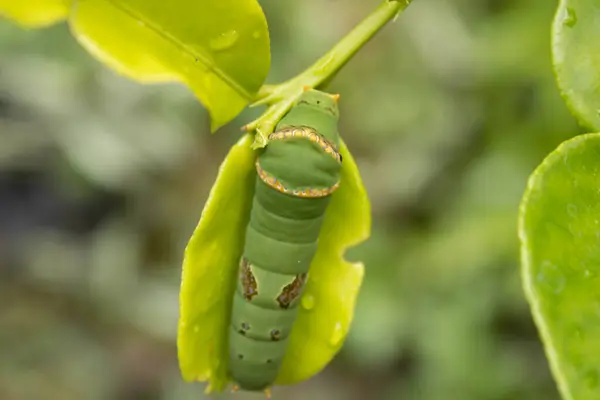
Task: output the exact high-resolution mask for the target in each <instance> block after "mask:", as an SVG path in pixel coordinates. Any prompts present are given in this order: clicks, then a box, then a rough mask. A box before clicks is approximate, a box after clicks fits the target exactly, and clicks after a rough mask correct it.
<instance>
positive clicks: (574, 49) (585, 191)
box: [519, 0, 600, 400]
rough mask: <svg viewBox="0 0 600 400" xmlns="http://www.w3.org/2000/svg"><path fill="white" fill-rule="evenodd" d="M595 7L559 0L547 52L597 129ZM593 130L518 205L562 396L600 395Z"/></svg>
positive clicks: (567, 147)
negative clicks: (550, 48) (548, 51)
mask: <svg viewBox="0 0 600 400" xmlns="http://www.w3.org/2000/svg"><path fill="white" fill-rule="evenodd" d="M599 17H600V9H598V6H597V4H595V3H594V2H593V1H588V0H562V1H561V2H560V4H559V6H558V9H557V12H556V15H555V19H554V25H553V43H552V54H553V61H554V68H555V72H556V78H557V83H558V86H559V88H560V91H561V92H562V94H563V96H564V98H565V100H566V103H567V104H568V106H569V107H570V109H571V111H572V112H573V114H574V115H575V116H576V117H577V118H578V119H579V121H580V122H581V124H582V125H585V126H586V127H588V128H592V129H598V128H600V114H599V113H598V110H599V109H600V98H599V97H598V96H599V94H598V86H599V84H600V62H599V59H598V55H597V51H596V50H597V46H596V45H595V43H596V41H597V39H598V33H600V32H599V30H598V24H597V21H598V18H599ZM599 154H600V145H599V137H598V134H594V133H592V134H587V135H583V136H578V137H576V138H574V139H571V140H568V141H566V142H564V143H562V144H561V145H560V146H559V147H558V148H557V149H556V150H555V151H553V152H552V153H551V154H550V155H548V156H547V157H546V159H545V160H544V161H543V163H542V164H541V165H540V166H539V167H538V168H537V169H536V170H535V172H534V173H533V174H532V175H531V177H530V180H529V185H528V188H527V190H526V192H525V195H524V197H523V201H522V204H521V211H520V221H519V231H520V238H521V244H522V268H523V270H522V271H523V282H524V288H525V292H526V294H527V298H528V300H529V303H530V304H531V307H532V312H533V315H534V318H535V321H536V324H537V326H538V329H539V331H540V334H541V337H542V339H543V342H544V346H545V348H546V354H547V355H548V359H549V361H550V364H551V367H552V371H553V374H554V377H555V379H556V380H557V383H558V386H559V389H560V391H561V394H562V396H563V398H564V399H565V400H575V399H576V400H586V399H596V398H598V397H599V396H600V378H599V373H600V371H598V367H597V362H596V360H597V358H598V355H599V354H600V347H599V342H598V339H597V337H598V332H597V327H598V325H599V323H600V320H599V314H598V304H599V303H598V282H597V275H598V273H600V271H599V270H598V265H599V264H598V260H599V258H598V229H599V228H598V210H597V204H598V200H599V198H598V184H597V174H598V161H597V159H598V155H599Z"/></svg>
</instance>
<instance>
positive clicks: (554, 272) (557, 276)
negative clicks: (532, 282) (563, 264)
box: [537, 260, 566, 294]
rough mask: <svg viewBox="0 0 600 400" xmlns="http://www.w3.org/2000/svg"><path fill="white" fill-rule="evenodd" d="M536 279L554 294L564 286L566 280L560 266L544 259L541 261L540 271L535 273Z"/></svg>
mask: <svg viewBox="0 0 600 400" xmlns="http://www.w3.org/2000/svg"><path fill="white" fill-rule="evenodd" d="M537 281H538V283H540V284H541V285H543V286H546V287H547V288H548V289H550V290H551V291H552V292H554V293H555V294H558V293H560V292H562V291H563V289H564V288H565V281H566V280H565V276H564V275H563V273H562V271H561V270H560V268H558V267H557V266H556V265H554V264H552V263H551V262H550V261H548V260H546V261H544V262H542V265H541V267H540V272H539V273H538V275H537Z"/></svg>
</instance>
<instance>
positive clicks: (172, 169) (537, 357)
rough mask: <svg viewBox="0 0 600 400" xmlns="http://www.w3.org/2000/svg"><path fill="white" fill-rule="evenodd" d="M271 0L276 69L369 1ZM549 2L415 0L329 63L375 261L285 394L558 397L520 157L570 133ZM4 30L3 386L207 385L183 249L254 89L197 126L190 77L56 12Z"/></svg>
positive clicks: (112, 390)
mask: <svg viewBox="0 0 600 400" xmlns="http://www.w3.org/2000/svg"><path fill="white" fill-rule="evenodd" d="M13 3H14V2H13ZM17 3H19V2H16V3H14V4H17ZM373 3H376V1H373ZM0 4H1V3H0ZM19 4H20V3H19ZM261 6H262V8H263V9H264V10H265V14H266V15H267V17H268V20H269V30H270V32H271V38H270V40H271V48H272V57H273V62H272V69H271V71H270V73H271V77H272V79H274V80H285V79H287V78H288V77H289V76H292V75H293V74H295V73H297V72H298V70H299V69H301V66H304V65H310V64H311V63H312V62H313V61H314V59H315V57H316V56H317V55H318V54H322V53H325V52H326V51H327V50H328V48H329V46H330V44H332V43H334V42H336V41H337V40H338V39H339V38H340V37H342V36H343V35H344V34H345V33H346V32H347V31H348V30H349V29H350V28H351V27H352V25H354V24H355V22H356V21H357V20H359V19H360V17H361V16H362V15H365V14H366V13H367V12H368V11H369V9H370V8H371V4H370V3H369V2H364V1H359V0H348V1H347V2H345V3H344V4H343V6H342V5H341V3H340V2H337V1H331V2H323V1H319V0H305V1H302V2H281V1H275V0H273V1H271V0H264V1H261ZM554 6H555V5H554V4H553V3H552V2H548V1H546V0H524V1H519V2H511V3H499V2H497V1H492V0H488V1H485V0H484V1H480V0H460V1H457V2H448V1H443V0H419V1H417V2H414V3H413V5H411V7H410V8H409V9H408V10H407V14H406V16H407V17H406V18H400V19H398V21H397V22H396V23H395V24H394V25H392V26H391V27H390V29H386V30H384V31H383V32H382V33H381V35H380V37H379V38H378V40H376V41H373V42H372V43H370V44H369V45H368V46H366V47H365V48H364V51H361V53H360V54H359V55H357V57H356V58H355V60H354V62H352V63H349V64H348V65H347V66H346V67H345V68H344V69H343V70H342V71H341V72H340V73H339V74H338V76H337V77H336V80H335V89H336V92H338V91H339V92H341V93H342V99H341V103H340V106H341V107H342V115H343V117H342V132H343V135H344V138H345V140H346V141H347V143H348V146H349V148H351V149H352V150H353V155H354V157H355V158H356V160H357V164H358V165H359V167H360V170H361V175H362V176H363V177H364V181H365V185H366V187H367V190H368V192H369V196H370V198H371V201H372V212H373V221H374V225H373V235H372V237H371V239H370V240H369V241H368V242H366V243H365V244H364V245H363V246H361V248H359V249H355V250H354V251H351V252H350V255H349V259H352V260H356V259H360V260H363V261H364V263H365V265H366V266H367V267H366V273H365V278H364V283H363V285H362V288H361V293H360V296H359V298H358V305H357V309H356V314H355V320H354V322H353V324H352V329H351V330H350V333H349V337H348V340H347V341H346V344H345V346H344V348H343V349H342V351H341V353H340V355H339V356H338V357H337V358H336V360H335V361H334V362H333V363H332V364H331V365H330V366H329V367H328V368H326V369H325V370H324V371H323V373H322V374H320V375H318V376H317V377H315V378H314V379H311V380H308V381H306V382H303V383H302V384H300V385H298V386H293V387H281V388H276V389H275V391H274V394H275V396H276V398H279V397H280V395H281V396H282V397H285V398H287V399H292V400H293V399H296V398H306V397H311V398H314V399H318V400H320V399H329V398H331V397H332V396H335V395H337V396H339V397H340V398H345V399H350V400H354V399H363V398H370V397H374V398H377V399H388V398H391V399H396V398H418V399H426V400H438V399H444V400H447V399H448V393H452V395H453V396H454V397H455V398H459V399H461V400H463V399H464V400H471V399H472V400H481V399H485V400H487V399H490V400H496V399H511V400H512V399H514V400H521V399H522V400H531V399H544V400H546V399H548V400H554V399H557V398H558V394H557V392H556V389H555V387H554V384H553V382H552V381H551V376H550V375H549V371H548V370H547V364H546V361H545V358H544V355H543V352H542V348H541V346H540V343H539V342H538V338H537V334H536V332H535V330H534V328H533V326H532V324H531V321H530V313H529V310H528V308H527V303H526V302H525V299H524V298H523V293H522V291H521V288H520V282H519V279H518V278H519V276H518V274H517V273H516V272H517V271H518V242H517V237H516V235H515V222H516V220H517V215H516V211H517V207H518V202H519V199H520V197H521V194H522V191H523V189H524V187H525V184H526V180H527V176H528V175H529V173H530V172H531V171H532V170H533V169H534V168H535V166H536V165H537V164H538V163H539V162H540V161H541V160H542V159H543V157H544V156H545V155H546V154H547V153H548V152H550V151H551V150H552V149H554V148H555V147H556V146H557V145H558V144H559V143H560V142H561V141H563V140H565V139H567V138H570V137H572V136H573V135H575V134H577V133H578V128H577V126H576V124H575V121H574V119H573V118H572V117H571V116H570V115H569V114H568V112H567V108H566V107H565V104H564V102H562V101H561V99H560V96H559V95H558V91H557V90H556V82H555V81H554V80H553V77H552V75H551V71H552V65H551V64H550V62H549V60H550V58H551V57H550V49H551V45H550V43H549V35H548V25H549V21H551V18H552V13H553V11H554V9H553V8H554ZM331 15H336V18H335V20H333V21H332V19H331ZM578 16H580V15H579V14H578ZM579 20H580V21H581V18H579ZM0 51H1V53H2V57H0V67H1V68H2V74H0V85H1V86H0V87H1V88H2V90H1V91H0V95H1V96H2V97H1V99H2V102H0V111H1V112H0V142H1V143H2V146H0V167H1V169H2V173H0V204H1V205H2V207H0V213H1V215H0V220H1V221H2V223H1V224H0V237H1V238H2V240H1V241H0V299H1V300H2V301H1V302H0V304H1V305H2V306H1V308H0V315H1V317H2V318H0V330H1V331H2V332H3V335H2V338H0V346H1V348H2V355H3V357H0V368H1V369H0V370H1V371H2V374H0V375H1V376H2V378H0V397H3V398H4V397H6V398H11V397H12V398H47V399H61V400H64V399H69V398H77V399H79V398H90V399H105V398H115V397H118V396H121V397H122V398H136V397H148V396H152V397H157V398H169V399H188V398H189V399H197V398H198V397H199V396H200V397H202V395H199V393H198V391H199V389H198V387H196V386H195V385H183V384H182V383H181V377H180V373H179V370H178V367H177V362H176V360H175V359H174V357H173V354H175V351H174V348H173V343H174V342H175V337H176V332H175V329H174V327H176V321H177V315H176V313H175V312H174V311H173V310H176V309H177V296H178V291H179V273H180V268H179V262H180V259H181V252H182V249H183V248H184V247H185V244H186V242H187V240H188V237H187V233H186V232H190V231H192V230H193V229H194V226H195V225H196V222H197V216H198V214H199V213H200V211H201V209H202V204H203V203H204V201H205V200H206V198H207V195H208V193H209V189H210V187H211V185H212V183H213V181H214V176H215V175H216V173H217V171H216V166H217V165H218V164H219V162H220V161H221V158H222V157H223V156H224V155H225V154H226V153H227V151H228V149H229V148H230V147H231V145H232V144H233V143H234V142H235V141H236V140H237V138H238V137H239V131H238V130H237V126H239V125H242V124H244V123H247V122H248V121H250V120H252V119H253V118H256V117H258V116H259V113H258V110H257V109H249V110H245V111H244V112H242V114H241V115H240V116H239V117H238V118H237V119H236V120H234V122H233V123H232V124H229V125H226V126H223V127H222V128H221V133H220V134H219V135H217V136H210V135H208V134H204V133H208V132H207V126H208V118H207V115H206V114H205V113H204V112H203V111H202V110H200V109H199V107H198V106H197V102H196V101H195V100H194V99H193V98H192V97H190V96H189V95H188V92H187V91H186V90H185V89H183V88H180V87H177V86H172V85H166V86H151V87H148V86H142V85H135V84H132V83H131V82H128V81H127V80H125V79H121V78H120V77H118V76H114V75H113V74H112V73H111V72H110V71H108V70H106V69H105V68H103V67H102V66H99V65H96V63H94V62H90V60H88V58H89V57H88V56H87V54H86V53H84V52H82V51H81V48H80V47H79V46H76V45H75V43H74V42H73V41H72V38H71V37H70V36H69V32H68V31H67V29H66V28H65V27H64V26H63V25H56V26H54V27H50V28H48V29H46V30H43V31H22V30H19V29H17V28H15V27H13V26H12V25H11V24H10V23H9V22H5V21H3V22H2V24H1V25H0ZM291 55H293V57H292V56H291ZM374 65H376V66H377V73H373V68H374V67H373V66H374ZM257 97H261V94H260V93H259V94H258V95H257ZM182 233H183V234H182ZM32 249H33V250H35V251H32ZM33 371H35V373H32V372H33ZM333 393H335V395H334V394H333ZM223 397H225V398H228V397H229V395H227V394H225V395H224V396H223ZM240 397H241V398H242V399H243V398H247V396H246V395H245V394H236V395H235V398H237V399H239V398H240Z"/></svg>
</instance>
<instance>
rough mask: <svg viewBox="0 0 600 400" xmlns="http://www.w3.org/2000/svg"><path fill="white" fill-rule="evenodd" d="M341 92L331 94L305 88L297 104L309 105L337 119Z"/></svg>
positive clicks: (301, 105) (300, 105)
mask: <svg viewBox="0 0 600 400" xmlns="http://www.w3.org/2000/svg"><path fill="white" fill-rule="evenodd" d="M339 98H340V95H339V94H329V93H325V92H321V91H320V90H314V89H310V88H309V87H305V88H304V93H302V95H301V96H300V98H299V99H298V102H297V103H296V105H297V106H298V107H308V108H311V109H313V110H314V111H317V112H322V113H325V114H329V115H331V116H333V117H334V118H335V120H336V121H337V119H338V118H339V115H340V113H339V109H338V104H337V103H338V99H339Z"/></svg>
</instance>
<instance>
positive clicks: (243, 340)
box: [229, 90, 342, 391]
mask: <svg viewBox="0 0 600 400" xmlns="http://www.w3.org/2000/svg"><path fill="white" fill-rule="evenodd" d="M299 121H301V123H298V122H299ZM337 122H338V108H337V97H336V96H332V95H330V94H328V93H325V92H321V91H317V90H307V91H305V92H303V94H302V95H301V97H300V99H299V101H298V102H297V104H296V106H294V107H292V109H291V110H290V111H289V112H288V114H286V115H285V116H284V117H283V119H282V120H281V121H280V122H279V124H278V125H277V127H276V129H275V132H273V133H272V134H271V135H269V144H268V145H267V146H266V147H265V149H264V151H263V152H262V153H261V154H260V155H259V156H258V157H257V159H256V163H255V168H256V172H257V173H256V182H255V194H254V196H255V198H254V200H253V203H252V204H253V206H252V211H251V216H250V221H249V223H248V225H247V228H246V236H245V244H244V250H243V255H242V257H241V259H240V262H239V270H238V282H237V289H236V290H235V292H234V296H235V298H234V301H233V306H232V307H233V309H232V320H231V327H232V328H233V329H230V334H229V354H230V357H229V360H230V363H229V372H230V374H231V377H232V379H233V381H234V382H235V383H236V384H237V385H239V387H240V388H241V389H244V390H252V391H263V390H265V389H267V388H269V387H270V386H271V385H272V384H273V383H274V381H275V380H276V378H277V374H278V371H279V369H280V367H281V363H282V360H283V358H284V355H285V353H286V346H287V344H288V340H287V339H288V337H289V335H290V332H291V330H292V326H293V324H294V321H295V318H296V312H297V309H298V307H299V304H300V302H301V299H302V295H303V289H304V286H305V284H306V282H307V279H308V274H309V269H310V265H311V262H312V260H313V258H314V256H315V253H316V251H317V244H318V243H317V242H318V240H317V239H318V237H319V234H320V231H321V226H322V221H323V216H324V214H325V211H326V210H327V207H328V205H329V202H330V200H331V194H332V193H333V192H334V191H335V190H337V188H338V187H339V185H340V171H341V162H342V157H341V155H340V154H339V151H338V149H339V148H340V138H339V134H338V131H337ZM289 160H295V161H294V162H289ZM234 355H235V356H234Z"/></svg>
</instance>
